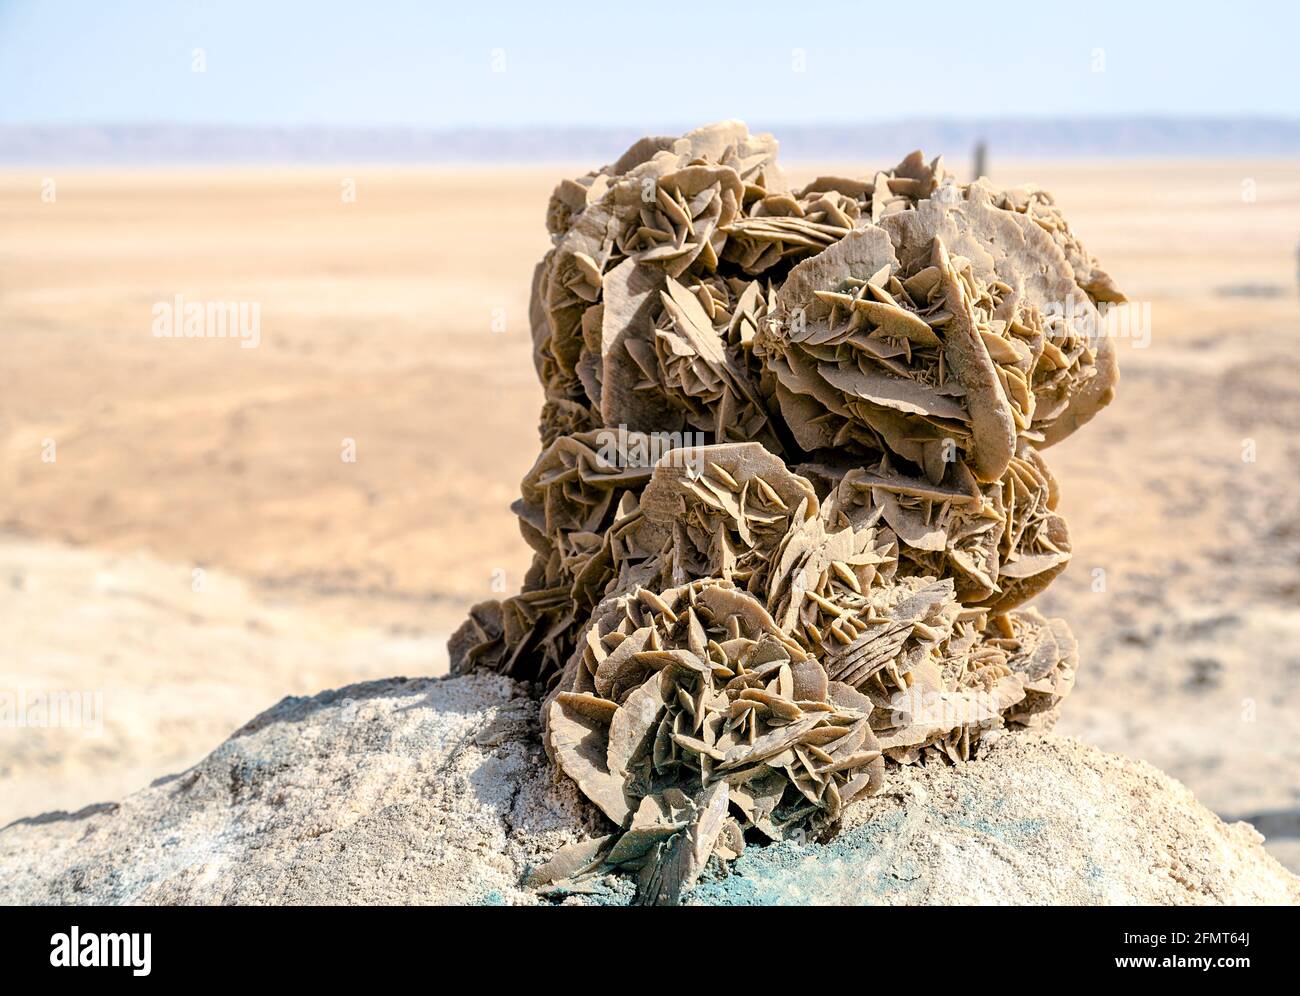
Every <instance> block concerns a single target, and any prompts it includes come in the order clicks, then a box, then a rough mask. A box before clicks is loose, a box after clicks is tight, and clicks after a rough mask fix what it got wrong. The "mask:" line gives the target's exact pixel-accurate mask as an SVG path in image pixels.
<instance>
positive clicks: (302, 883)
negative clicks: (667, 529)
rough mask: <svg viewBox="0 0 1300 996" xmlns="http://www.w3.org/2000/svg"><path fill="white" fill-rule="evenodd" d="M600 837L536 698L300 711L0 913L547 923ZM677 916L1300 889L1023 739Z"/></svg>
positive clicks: (754, 858) (330, 697)
mask: <svg viewBox="0 0 1300 996" xmlns="http://www.w3.org/2000/svg"><path fill="white" fill-rule="evenodd" d="M1028 770H1032V771H1033V772H1034V777H1033V778H1025V777H1024V772H1025V771H1028ZM606 829H607V827H604V826H602V821H601V818H600V817H599V815H598V814H596V813H595V812H594V810H592V809H591V808H590V807H588V806H587V805H586V804H585V803H584V802H582V801H580V800H579V799H578V797H577V793H576V790H575V789H574V788H573V787H572V785H571V784H570V783H568V782H567V781H561V782H559V783H558V784H557V782H556V781H555V779H554V777H553V775H552V774H551V771H550V769H548V767H547V765H546V763H545V758H544V755H543V753H542V750H541V747H540V745H539V743H538V739H537V703H536V702H535V701H534V700H532V699H530V698H529V697H528V696H527V694H526V689H525V687H524V686H523V685H521V684H518V683H516V682H513V681H511V680H509V679H507V678H504V677H501V676H497V675H487V674H474V675H469V676H465V677H459V678H450V679H441V680H439V679H420V680H407V679H401V678H395V679H390V680H386V681H378V682H371V683H367V684H362V685H352V686H349V687H347V688H343V689H339V690H337V691H330V692H324V693H321V694H320V695H316V696H313V697H311V698H288V699H285V700H284V701H283V702H281V703H280V704H278V705H277V706H275V707H274V708H272V709H270V710H268V711H267V712H265V713H263V714H261V715H260V716H258V717H257V718H255V719H254V720H253V721H252V722H250V723H248V724H247V725H246V726H244V727H243V728H241V729H240V730H238V731H236V732H235V733H234V734H233V735H232V736H231V737H230V739H228V740H227V741H226V742H225V743H223V744H222V745H221V746H219V747H218V748H217V749H216V750H215V751H213V752H212V753H211V754H210V755H209V756H208V757H207V758H206V759H204V760H203V761H202V762H200V763H199V764H197V765H195V766H194V767H193V768H191V769H189V770H188V771H185V772H182V773H181V774H178V775H176V776H173V777H170V778H167V779H161V780H159V781H158V782H157V783H155V784H154V785H151V786H150V787H148V788H146V789H144V790H142V791H140V792H137V793H135V794H134V795H131V796H129V797H127V798H126V799H124V800H122V801H121V802H119V803H105V804H101V805H99V806H93V807H88V808H87V809H86V810H83V811H81V812H78V813H73V814H67V813H50V814H45V815H42V816H36V817H31V818H28V819H24V820H19V821H17V822H15V823H12V824H10V825H9V826H7V827H5V828H4V829H3V830H0V902H3V903H8V904H33V903H87V904H114V903H187V904H188V903H449V904H460V903H510V904H514V903H537V902H544V901H546V900H543V899H541V898H540V897H539V896H538V894H537V892H535V891H534V890H531V889H528V888H527V887H525V886H524V885H523V884H522V881H523V878H524V877H525V875H526V874H527V873H528V871H529V870H530V869H532V868H534V867H536V866H537V865H539V864H540V863H542V862H543V861H545V860H546V859H547V858H549V857H550V856H551V855H552V854H553V853H554V852H555V850H557V849H558V848H559V847H560V846H561V845H563V844H566V843H570V842H573V841H576V840H581V839H584V838H587V837H589V836H592V835H594V834H597V833H603V832H605V830H606ZM631 892H632V886H631V883H630V882H629V881H627V880H626V879H618V878H608V879H606V880H603V881H602V882H598V883H597V884H596V886H595V887H594V888H593V890H592V892H591V894H588V895H581V896H570V897H569V898H567V899H566V900H563V901H567V902H588V903H589V902H599V903H616V904H617V903H624V902H627V901H629V900H630V898H631ZM685 899H686V902H688V903H690V902H696V903H715V904H736V903H746V904H748V903H869V904H870V903H976V902H980V903H1047V902H1056V903H1162V904H1163V903H1295V902H1297V901H1300V879H1297V878H1296V877H1295V876H1294V875H1291V874H1290V873H1289V872H1287V871H1286V870H1285V869H1283V868H1282V867H1281V865H1279V864H1278V863H1277V862H1276V861H1275V860H1274V859H1272V858H1271V857H1269V856H1268V855H1267V854H1266V853H1265V852H1264V850H1263V848H1262V846H1261V837H1260V836H1259V834H1258V833H1256V832H1255V831H1254V829H1253V828H1251V827H1250V826H1249V825H1247V824H1244V823H1235V824H1224V823H1223V822H1221V821H1220V820H1219V819H1218V818H1217V817H1216V816H1214V815H1213V814H1212V813H1210V812H1209V811H1208V810H1206V809H1205V808H1204V807H1203V806H1201V805H1200V804H1199V803H1198V802H1196V800H1195V799H1194V798H1193V797H1192V795H1191V793H1190V792H1189V791H1188V790H1187V789H1185V788H1184V787H1183V786H1182V785H1181V784H1179V783H1178V782H1176V781H1174V780H1173V779H1171V778H1169V777H1167V776H1165V775H1163V774H1161V773H1160V772H1158V771H1157V770H1156V769H1154V768H1152V767H1151V766H1149V765H1147V764H1144V763H1141V762H1136V761H1130V760H1127V759H1124V758H1121V757H1117V756H1114V755H1109V754H1104V753H1102V752H1101V751H1099V750H1097V749H1095V748H1092V747H1088V746H1085V745H1083V744H1081V743H1079V742H1078V741H1075V740H1069V739H1063V738H1058V737H1051V736H1045V735H1041V734H1033V733H1020V734H1004V735H1002V736H1001V737H1000V738H999V739H997V740H996V741H995V742H993V743H992V744H989V745H987V746H986V749H985V752H984V754H983V755H982V757H981V760H980V762H979V763H977V764H965V765H958V766H956V767H949V766H947V765H937V764H935V765H917V766H912V767H906V768H902V769H900V770H899V771H898V773H897V776H896V777H895V778H894V779H892V780H891V783H890V785H889V786H888V787H887V788H886V790H885V791H884V792H883V793H882V794H881V795H879V796H876V797H873V798H871V799H867V800H865V801H862V802H860V803H858V804H856V805H854V806H853V807H851V808H849V809H848V810H847V811H846V813H845V819H844V822H843V825H842V827H841V830H840V832H839V834H838V835H837V836H836V837H835V838H834V839H833V840H831V841H830V842H829V843H827V844H820V843H817V842H812V841H810V842H800V841H799V840H789V841H786V842H783V843H780V844H775V845H771V846H768V847H751V848H748V849H747V850H746V852H745V854H744V855H743V856H742V857H741V858H740V859H738V860H737V861H735V862H734V863H732V865H731V867H730V871H729V873H723V872H722V871H721V870H720V868H719V866H718V865H717V864H716V863H711V864H710V867H709V868H708V869H707V870H706V871H705V874H704V876H703V877H702V879H701V881H700V883H699V884H698V885H697V886H696V887H695V888H694V890H692V891H691V892H690V893H689V894H688V895H687V896H686V897H685ZM552 901H556V900H552Z"/></svg>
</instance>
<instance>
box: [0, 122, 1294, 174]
mask: <svg viewBox="0 0 1300 996" xmlns="http://www.w3.org/2000/svg"><path fill="white" fill-rule="evenodd" d="M751 124H752V125H753V126H755V127H756V128H757V129H758V130H763V131H772V132H774V133H775V134H776V135H778V136H779V137H780V139H781V150H782V159H783V160H786V161H799V160H803V161H809V160H862V159H874V158H876V157H882V156H883V157H884V158H886V159H888V158H889V157H895V158H897V157H900V156H901V155H903V154H904V153H905V152H907V151H909V150H911V149H914V148H920V149H923V150H925V151H926V153H927V154H944V155H947V156H949V157H951V158H956V157H963V156H968V155H969V154H970V152H971V150H972V149H973V148H974V146H975V143H976V142H978V141H984V142H986V143H987V144H988V147H989V151H990V154H992V155H995V156H998V157H1017V156H1023V157H1034V158H1039V157H1041V158H1073V157H1128V158H1137V157H1148V156H1150V157H1193V156H1289V155H1300V119H1289V118H1162V117H1144V118H1139V117H1134V118H1061V119H1049V120H1033V119H1023V118H1000V119H988V120H944V119H933V120H922V119H915V120H908V121H897V122H892V123H887V124H862V125H841V124H837V125H820V126H813V125H806V124H803V125H782V124H780V123H779V122H773V123H770V124H769V123H756V122H751ZM689 127H691V126H690V125H687V126H686V127H683V128H676V129H673V128H662V129H658V132H659V133H661V134H677V133H680V132H681V131H685V130H688V129H689ZM655 130H656V129H643V128H638V127H628V128H573V127H554V128H546V127H536V128H513V129H489V128H482V129H478V128H456V129H445V130H436V129H420V128H317V127H302V128H263V127H233V126H210V127H196V126H189V125H166V124H157V125H0V164H2V165H23V166H42V165H79V164H84V165H97V164H104V165H110V164H123V165H155V164H177V165H180V164H203V163H214V164H215V163H285V164H311V163H322V164H323V163H344V162H346V163H376V164H378V163H392V164H402V163H534V162H584V163H585V162H592V163H595V162H607V161H610V160H613V159H615V158H617V156H618V155H619V153H621V152H622V150H623V149H624V148H626V147H627V146H628V145H629V144H630V143H631V142H632V141H634V140H635V139H637V138H639V137H641V136H642V135H644V134H646V133H647V132H648V131H649V132H654V131H655Z"/></svg>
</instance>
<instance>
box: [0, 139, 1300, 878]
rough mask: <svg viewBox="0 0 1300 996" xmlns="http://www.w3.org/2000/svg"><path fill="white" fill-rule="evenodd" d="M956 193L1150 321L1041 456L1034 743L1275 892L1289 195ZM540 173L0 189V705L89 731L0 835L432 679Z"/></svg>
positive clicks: (494, 482) (517, 314) (1292, 402)
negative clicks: (166, 313)
mask: <svg viewBox="0 0 1300 996" xmlns="http://www.w3.org/2000/svg"><path fill="white" fill-rule="evenodd" d="M901 151H905V150H900V152H901ZM870 165H872V166H874V165H876V164H870ZM994 165H995V169H994V175H993V179H994V181H995V182H998V183H1002V184H1014V183H1019V182H1023V181H1026V180H1034V181H1036V182H1038V183H1039V184H1040V185H1042V186H1044V187H1047V188H1048V189H1050V190H1052V191H1053V192H1054V193H1055V194H1056V196H1057V200H1058V202H1059V203H1060V204H1061V205H1062V207H1063V209H1064V210H1065V213H1066V215H1067V216H1068V217H1069V218H1070V220H1071V223H1072V224H1073V226H1074V228H1075V230H1076V231H1077V232H1078V233H1079V234H1080V235H1081V236H1082V238H1083V239H1084V240H1085V242H1086V243H1087V244H1088V246H1089V247H1090V248H1091V249H1092V250H1093V251H1094V252H1095V253H1096V254H1097V255H1098V256H1099V257H1100V258H1101V259H1102V261H1103V262H1104V264H1105V266H1106V268H1107V269H1108V270H1109V271H1110V272H1111V273H1112V274H1113V275H1114V276H1115V278H1116V280H1117V281H1118V282H1119V284H1120V285H1121V286H1122V287H1123V288H1124V289H1125V290H1126V291H1127V292H1128V293H1129V295H1130V297H1132V298H1133V299H1134V300H1136V301H1139V302H1149V303H1150V308H1151V311H1150V314H1151V338H1150V342H1149V345H1148V346H1147V347H1146V348H1139V347H1138V344H1137V343H1136V342H1130V343H1127V344H1122V345H1121V350H1120V360H1121V365H1122V368H1123V373H1124V380H1123V383H1122V384H1121V389H1120V394H1119V398H1118V400H1117V402H1116V403H1115V405H1113V406H1112V407H1111V409H1109V410H1108V411H1107V412H1105V413H1104V414H1103V415H1102V416H1101V417H1100V418H1099V419H1098V420H1097V422H1096V423H1095V424H1094V426H1092V427H1090V429H1089V431H1088V432H1087V433H1086V434H1081V436H1080V437H1078V438H1076V439H1072V440H1070V441H1068V442H1066V443H1065V444H1063V445H1062V446H1060V447H1058V448H1056V449H1053V450H1051V451H1049V453H1048V459H1049V462H1050V463H1051V465H1052V467H1053V470H1054V471H1055V472H1056V474H1057V476H1058V477H1059V478H1060V479H1061V481H1062V485H1063V487H1062V491H1063V495H1064V498H1063V503H1064V505H1065V513H1066V515H1067V517H1068V519H1069V522H1070V524H1071V529H1072V531H1073V537H1074V549H1075V560H1074V563H1073V564H1072V565H1071V567H1070V569H1069V570H1068V571H1067V572H1066V573H1065V575H1064V576H1063V577H1062V578H1061V579H1060V580H1059V581H1058V582H1057V584H1056V585H1055V586H1054V587H1053V588H1052V590H1051V591H1050V592H1049V593H1048V596H1047V597H1046V598H1045V599H1043V602H1042V604H1043V608H1044V609H1045V611H1049V612H1052V613H1056V614H1062V615H1065V616H1067V617H1068V618H1069V620H1070V622H1071V624H1072V625H1073V627H1074V629H1075V630H1076V632H1077V633H1078V635H1079V637H1080V642H1081V651H1082V654H1083V667H1082V669H1081V672H1080V678H1079V685H1078V688H1077V690H1076V692H1075V694H1074V695H1073V696H1072V698H1071V699H1070V700H1069V701H1068V702H1067V703H1066V708H1065V718H1064V721H1063V724H1062V727H1061V729H1062V730H1063V731H1064V732H1069V733H1080V734H1082V735H1084V736H1085V737H1087V738H1089V739H1090V740H1092V741H1093V742H1095V743H1097V744H1099V745H1100V746H1102V747H1104V748H1105V749H1107V750H1114V751H1120V752H1125V753H1129V754H1132V755H1135V756H1138V757H1141V758H1144V759H1147V760H1151V761H1152V762H1154V763H1155V764H1157V765H1158V766H1160V767H1162V768H1164V769H1165V770H1167V771H1169V772H1170V773H1171V774H1173V775H1175V776H1176V777H1177V778H1179V779H1181V780H1182V781H1184V782H1185V783H1187V784H1188V786H1189V787H1190V788H1192V789H1193V791H1195V792H1196V793H1197V795H1198V796H1199V797H1200V798H1201V799H1202V800H1203V801H1204V802H1205V803H1206V804H1207V805H1209V806H1210V807H1211V808H1213V809H1216V810H1217V811H1219V812H1220V813H1222V814H1224V815H1227V816H1231V817H1234V818H1235V817H1246V818H1251V817H1256V818H1258V819H1257V822H1258V825H1259V826H1260V829H1261V830H1263V832H1264V833H1265V834H1266V835H1267V836H1268V837H1269V838H1270V841H1269V846H1270V848H1271V849H1274V850H1275V853H1278V854H1279V855H1281V856H1283V858H1284V860H1289V861H1290V862H1291V863H1292V864H1293V866H1295V865H1296V857H1297V853H1296V852H1297V850H1300V846H1298V845H1300V732H1298V731H1300V641H1298V640H1297V637H1298V636H1300V611H1297V610H1298V609H1300V526H1298V525H1297V523H1300V497H1298V495H1300V489H1298V487H1297V485H1300V472H1298V471H1297V467H1300V439H1298V438H1297V433H1298V432H1300V296H1298V295H1297V283H1296V271H1297V254H1296V253H1297V243H1298V242H1300V164H1297V163H1288V162H1274V163H1263V162H1243V163H1081V164H1064V165H1063V164H1042V163H1038V164H1005V163H996V162H995V164H994ZM829 169H830V167H818V168H813V167H796V168H793V169H792V170H791V173H792V174H793V175H795V177H796V178H798V177H809V176H812V175H815V174H816V173H819V172H825V171H828V170H829ZM564 172H565V170H563V169H561V168H558V167H538V168H533V169H513V170H506V169H482V170H455V171H452V170H436V169H430V170H418V171H417V170H400V171H391V170H390V171H379V170H357V171H348V170H295V171H252V170H247V171H235V172H232V171H202V172H167V173H160V172H155V173H143V172H120V173H109V172H99V173H92V172H85V171H53V179H54V180H55V184H56V186H55V192H56V196H55V200H54V201H53V202H48V201H45V200H43V199H42V197H41V192H42V182H43V180H44V178H45V176H47V175H49V174H42V173H40V172H39V171H35V172H21V173H20V172H8V173H3V174H0V335H2V336H3V343H4V346H5V360H4V362H3V363H0V399H2V400H0V624H2V625H3V628H2V629H0V634H2V638H0V693H4V692H10V693H14V694H17V693H19V692H22V691H24V690H26V691H28V692H31V691H33V690H42V689H45V690H51V689H52V690H63V691H92V692H94V691H99V692H102V693H103V701H104V703H105V705H104V712H103V732H102V733H101V734H99V735H98V736H95V735H94V734H93V733H92V734H91V735H86V732H85V731H83V730H67V729H42V730H33V729H23V728H17V727H14V726H13V725H10V726H0V779H2V780H3V784H4V787H5V790H4V791H3V792H0V821H4V820H7V819H11V818H14V817H17V816H20V815H25V814H28V813H31V812H34V811H39V810H42V809H49V808H53V807H77V806H81V805H84V804H86V803H89V802H94V801H96V800H99V799H102V798H114V797H119V796H121V795H122V794H124V793H125V792H126V791H129V790H130V789H131V788H134V787H136V786H138V785H140V784H143V783H144V782H145V781H147V780H148V779H149V778H152V777H156V776H159V775H162V774H165V773H167V772H169V771H173V770H176V769H177V768H179V767H181V766H183V765H184V764H187V763H190V762H192V761H195V760H197V759H198V758H200V757H202V756H203V755H204V754H205V753H206V752H207V751H208V750H210V749H211V748H212V747H213V746H214V745H215V744H216V743H217V742H219V740H220V739H221V738H222V737H224V736H225V735H226V733H228V732H229V730H231V729H233V728H234V727H235V726H237V725H239V724H240V723H241V722H243V721H244V720H246V719H247V718H248V717H249V716H251V715H252V714H253V713H254V712H256V711H257V710H259V709H262V708H265V707H266V706H268V705H270V704H271V703H272V702H274V701H275V700H276V699H277V698H279V697H280V696H281V695H283V694H288V693H295V694H302V693H305V692H311V691H315V690H318V689H319V688H322V687H327V686H332V685H341V684H346V683H348V682H352V681H357V680H364V679H369V678H374V677H377V676H379V675H381V674H385V673H393V672H398V671H404V672H406V673H411V674H419V673H436V672H437V671H438V670H440V669H441V668H443V667H445V659H446V658H445V654H444V653H443V652H442V650H441V647H440V643H441V640H442V639H443V638H444V635H445V633H446V631H447V630H448V629H449V628H451V627H452V626H454V625H455V624H456V622H457V621H458V619H459V617H460V615H461V613H462V611H463V610H464V608H465V607H466V606H467V605H468V604H470V603H471V602H473V601H476V600H479V599H481V598H484V597H486V596H488V595H489V594H492V593H493V592H494V591H513V590H515V589H516V588H517V586H518V584H519V580H520V578H521V575H522V572H523V570H524V568H525V567H526V565H527V562H528V552H527V549H526V547H525V545H524V543H523V541H522V539H520V537H519V534H518V530H517V528H516V525H515V522H514V518H513V516H512V515H511V514H510V512H509V510H508V505H509V503H510V501H511V500H513V498H514V497H515V494H516V484H517V482H518V480H519V478H520V477H522V475H523V473H524V472H525V470H526V469H527V466H528V463H529V461H530V460H531V459H532V457H533V455H534V454H535V452H536V434H535V432H534V431H533V425H534V419H535V416H536V412H537V409H538V407H539V402H540V395H539V390H538V388H537V386H536V380H535V377H534V375H533V372H532V369H531V358H530V349H529V338H528V328H527V314H526V305H527V293H528V284H529V277H530V274H531V270H532V267H533V264H534V263H535V261H536V259H537V258H538V257H539V256H540V255H541V253H542V252H544V251H545V248H546V246H547V238H546V233H545V230H544V228H543V224H542V212H543V205H544V204H545V198H546V196H547V194H548V192H549V190H550V187H551V186H552V184H553V183H554V181H555V180H556V179H557V178H558V177H559V176H560V175H563V174H564ZM856 172H861V170H857V171H856ZM349 179H350V180H353V181H355V189H356V200H355V202H349V201H347V200H345V199H344V197H343V193H344V191H345V181H347V180H349ZM1248 181H1249V182H1248ZM1252 192H1253V195H1254V196H1253V199H1252V198H1251V197H1250V196H1243V195H1244V194H1245V195H1249V194H1251V193H1252ZM1246 285H1250V286H1253V287H1255V288H1256V290H1255V291H1254V293H1252V294H1249V295H1243V294H1242V293H1240V292H1238V293H1235V294H1225V293H1223V289H1224V288H1238V290H1239V291H1240V288H1242V287H1243V286H1246ZM1260 288H1263V289H1264V290H1265V291H1267V290H1268V289H1270V288H1271V289H1272V296H1265V295H1264V294H1263V293H1261V291H1260ZM176 294H183V295H185V296H186V298H187V299H190V300H216V301H244V302H256V303H257V304H259V305H260V309H261V342H260V345H259V346H258V348H256V349H243V348H241V347H240V345H239V343H238V342H236V341H232V340H218V339H173V340H168V339H159V338H156V337H155V336H153V335H152V333H151V322H152V308H153V306H154V304H155V303H156V302H160V301H171V300H172V299H173V298H174V296H175V295H176ZM345 440H353V441H355V449H356V461H355V462H345V461H344V460H343V459H342V458H341V456H342V453H343V448H344V446H345ZM48 441H52V443H53V454H54V456H55V459H54V460H53V461H50V460H49V459H48V458H49V455H50V453H51V448H50V444H49V442H48ZM1243 454H1244V455H1246V456H1248V457H1253V460H1252V461H1247V460H1243ZM195 569H199V570H201V571H203V572H204V573H203V574H202V575H201V577H202V579H203V582H202V583H200V584H199V585H197V588H198V589H199V590H195V589H196V585H195V574H194V571H195ZM1098 570H1101V571H1104V576H1103V575H1101V574H1098V573H1096V572H1097V571H1098ZM1103 581H1104V584H1102V583H1101V582H1103ZM1097 588H1103V589H1104V590H1094V589H1097Z"/></svg>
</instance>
